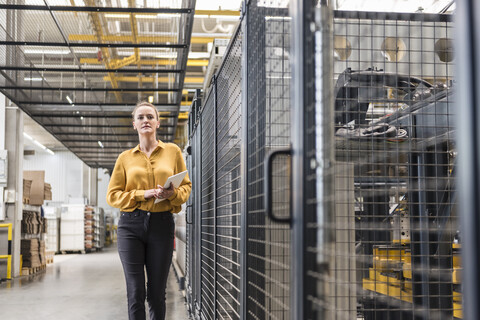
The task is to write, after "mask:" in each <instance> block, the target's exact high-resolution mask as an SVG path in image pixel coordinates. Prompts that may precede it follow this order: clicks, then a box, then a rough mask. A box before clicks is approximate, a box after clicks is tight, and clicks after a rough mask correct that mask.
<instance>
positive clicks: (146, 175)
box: [107, 140, 192, 213]
mask: <svg viewBox="0 0 480 320" xmlns="http://www.w3.org/2000/svg"><path fill="white" fill-rule="evenodd" d="M185 170H187V169H186V167H185V161H184V160H183V157H182V152H181V151H180V148H179V147H178V146H177V145H176V144H173V143H164V142H162V141H160V140H158V146H157V147H156V148H155V150H153V152H152V154H151V155H150V158H148V157H147V155H146V154H145V153H143V152H142V151H141V150H140V145H137V146H136V147H135V148H133V149H130V150H126V151H124V152H122V153H121V154H120V155H119V156H118V158H117V162H116V163H115V168H114V169H113V172H112V176H111V178H110V183H109V184H108V191H107V202H108V204H109V205H111V206H112V207H115V208H120V210H121V211H126V212H132V211H133V210H135V209H141V210H145V211H150V212H161V211H170V212H172V213H177V212H180V210H181V205H182V203H185V202H186V201H187V199H188V197H189V196H190V191H191V189H192V183H191V182H190V179H189V177H188V174H187V175H186V177H185V178H184V179H183V181H182V183H181V184H180V186H179V187H178V188H177V189H175V193H174V194H173V195H172V196H171V197H170V198H168V199H166V200H164V201H161V202H159V203H157V204H155V203H154V201H155V198H154V197H153V198H150V199H145V197H144V195H145V190H148V189H154V188H156V187H157V185H161V186H163V185H164V183H165V181H167V179H168V177H169V176H171V175H174V174H177V173H180V172H182V171H185Z"/></svg>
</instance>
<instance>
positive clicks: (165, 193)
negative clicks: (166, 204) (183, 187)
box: [157, 183, 175, 199]
mask: <svg viewBox="0 0 480 320" xmlns="http://www.w3.org/2000/svg"><path fill="white" fill-rule="evenodd" d="M157 187H158V189H157V190H160V192H159V195H160V199H167V198H170V197H171V196H173V194H174V193H175V187H174V186H173V184H172V183H170V187H168V188H166V189H165V188H163V187H162V186H160V185H157Z"/></svg>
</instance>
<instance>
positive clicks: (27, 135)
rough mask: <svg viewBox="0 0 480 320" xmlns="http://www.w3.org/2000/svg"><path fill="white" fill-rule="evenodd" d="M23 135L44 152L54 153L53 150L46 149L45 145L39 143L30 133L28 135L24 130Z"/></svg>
mask: <svg viewBox="0 0 480 320" xmlns="http://www.w3.org/2000/svg"><path fill="white" fill-rule="evenodd" d="M23 136H24V137H25V138H27V139H28V140H30V141H32V142H33V143H34V144H36V145H37V146H38V147H40V148H41V149H42V150H45V151H46V152H48V153H50V154H51V155H52V156H53V155H55V152H53V151H52V150H50V149H48V148H47V147H45V146H44V145H43V144H41V143H40V142H38V141H37V140H35V139H34V138H33V137H32V136H31V135H29V134H28V133H26V132H24V133H23Z"/></svg>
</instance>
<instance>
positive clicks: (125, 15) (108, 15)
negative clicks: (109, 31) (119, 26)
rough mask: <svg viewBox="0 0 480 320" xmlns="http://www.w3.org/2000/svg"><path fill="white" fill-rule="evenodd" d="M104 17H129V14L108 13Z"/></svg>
mask: <svg viewBox="0 0 480 320" xmlns="http://www.w3.org/2000/svg"><path fill="white" fill-rule="evenodd" d="M104 17H105V18H117V19H128V18H130V15H129V14H118V13H113V14H112V13H108V14H106V15H105V16H104Z"/></svg>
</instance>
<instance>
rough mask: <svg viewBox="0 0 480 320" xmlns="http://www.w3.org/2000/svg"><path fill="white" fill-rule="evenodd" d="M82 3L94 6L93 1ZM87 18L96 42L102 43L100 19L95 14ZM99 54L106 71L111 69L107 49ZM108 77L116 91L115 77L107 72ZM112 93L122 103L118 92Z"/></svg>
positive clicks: (87, 0)
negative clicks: (90, 23) (89, 20)
mask: <svg viewBox="0 0 480 320" xmlns="http://www.w3.org/2000/svg"><path fill="white" fill-rule="evenodd" d="M84 2H85V5H87V6H95V1H94V0H84ZM89 16H90V18H91V20H92V24H93V29H94V30H95V36H96V38H97V41H98V42H100V43H101V42H102V36H103V31H102V23H101V21H100V17H99V16H98V13H96V12H92V13H89ZM101 52H102V59H103V61H104V64H105V66H106V67H107V68H108V69H113V65H112V64H111V62H110V60H111V57H110V52H109V51H108V49H107V48H101ZM108 76H109V78H110V79H109V80H110V83H111V84H112V88H114V89H118V83H117V81H116V80H115V75H114V74H113V73H112V72H109V73H108ZM113 93H114V94H115V98H116V99H117V102H120V103H121V102H122V95H121V94H120V92H118V91H114V92H113Z"/></svg>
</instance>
